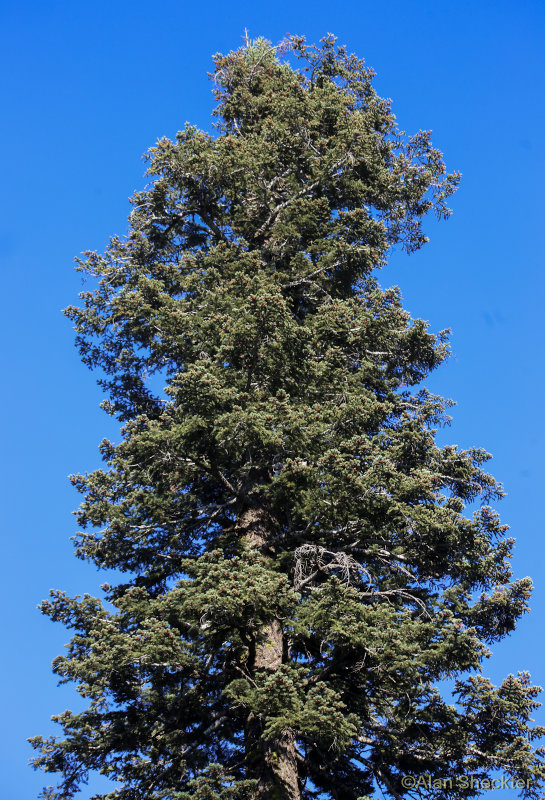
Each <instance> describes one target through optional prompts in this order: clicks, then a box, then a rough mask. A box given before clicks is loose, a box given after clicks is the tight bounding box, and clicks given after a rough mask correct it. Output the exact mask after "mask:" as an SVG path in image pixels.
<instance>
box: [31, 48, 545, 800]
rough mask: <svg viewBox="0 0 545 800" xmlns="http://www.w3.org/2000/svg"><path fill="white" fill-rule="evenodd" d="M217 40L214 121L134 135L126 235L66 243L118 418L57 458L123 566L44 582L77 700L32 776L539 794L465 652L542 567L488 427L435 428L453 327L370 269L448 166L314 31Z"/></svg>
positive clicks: (86, 534)
mask: <svg viewBox="0 0 545 800" xmlns="http://www.w3.org/2000/svg"><path fill="white" fill-rule="evenodd" d="M282 48H284V52H286V51H288V50H289V51H290V53H291V54H290V59H291V61H290V63H288V62H284V61H282V60H281V58H282V57H283V50H282ZM214 61H215V71H214V73H213V79H214V82H215V87H216V89H215V94H216V100H217V106H216V110H215V112H214V113H215V115H216V117H217V121H218V122H217V133H216V135H215V136H211V135H209V134H207V133H204V132H203V131H200V130H198V129H197V128H195V127H192V126H187V127H186V128H185V129H184V130H183V131H182V132H181V133H179V134H178V135H177V137H176V141H174V142H173V141H170V140H168V139H162V140H160V141H159V142H158V143H157V145H156V147H154V148H152V149H151V150H150V152H149V171H148V174H149V175H150V176H152V182H151V183H150V185H149V187H148V188H147V189H146V190H145V191H141V192H137V193H136V194H135V196H134V198H133V199H132V204H133V211H132V213H131V215H130V227H129V231H128V235H127V236H126V237H125V238H118V237H114V238H113V239H112V240H111V242H110V245H109V247H108V248H107V250H106V252H105V254H104V255H100V254H97V253H87V254H86V258H85V260H83V261H81V262H79V269H81V270H82V271H83V272H85V273H87V274H89V275H90V276H92V279H94V283H93V285H94V288H93V289H92V290H90V291H85V292H83V293H82V295H81V299H82V304H81V307H74V308H69V309H68V311H67V313H68V317H69V318H70V319H71V320H72V321H73V323H74V325H75V329H76V331H77V343H78V347H79V350H80V352H81V355H82V358H83V361H84V362H85V363H86V364H87V365H89V367H92V368H98V369H99V370H100V374H101V375H102V378H101V381H100V382H101V384H102V386H103V387H104V389H105V391H106V393H107V396H108V399H107V400H106V401H105V402H104V407H105V409H106V410H107V411H108V412H109V413H111V414H112V415H115V416H116V417H117V418H118V419H120V420H121V421H122V422H123V423H124V427H123V428H122V438H121V441H120V442H119V443H118V444H113V443H111V442H109V441H104V442H102V444H101V452H102V455H103V458H104V462H105V467H104V469H100V470H97V471H95V472H92V473H91V474H87V475H76V476H74V477H73V479H72V480H73V483H74V485H75V486H76V487H77V489H78V490H79V491H80V492H81V493H82V495H83V498H84V499H83V503H82V505H81V508H80V511H79V523H80V525H81V529H82V531H81V533H80V534H79V535H78V537H77V542H76V552H77V555H78V556H79V557H80V558H82V559H88V560H90V561H92V562H94V563H95V564H97V565H98V566H99V567H104V568H108V569H117V570H119V571H120V572H121V573H123V576H122V582H120V583H119V584H118V585H115V586H109V585H105V586H104V587H103V589H104V591H105V598H106V600H105V601H101V600H99V599H96V598H94V597H91V596H88V595H85V596H84V597H83V598H80V597H75V598H69V597H67V596H66V595H65V594H63V593H62V592H53V593H52V596H51V599H50V600H48V601H47V602H44V603H43V605H42V611H43V612H44V614H47V615H48V616H49V617H51V619H53V620H60V621H61V622H63V623H64V624H65V625H66V626H67V627H69V628H73V629H74V636H73V638H72V640H71V642H70V644H69V645H68V651H67V653H66V655H64V656H60V657H59V658H57V659H56V660H55V662H54V671H55V672H56V673H57V674H58V675H59V677H60V680H61V682H65V681H74V682H75V683H76V684H77V686H78V690H79V692H80V694H81V695H82V696H83V697H84V698H86V699H87V700H88V708H87V709H86V710H85V711H83V712H81V713H72V712H71V711H65V712H64V713H63V714H60V715H59V716H57V717H55V718H54V719H56V720H57V722H58V723H59V724H60V726H61V727H62V730H63V735H62V736H61V737H60V738H58V739H57V738H50V739H43V738H41V737H36V738H34V739H33V740H32V743H33V745H34V747H35V748H36V749H37V751H38V755H37V757H36V759H35V764H36V765H37V766H38V767H41V768H43V769H44V770H45V771H46V772H60V773H62V781H61V783H60V785H59V786H58V787H57V788H47V789H45V790H44V793H43V795H42V796H43V797H44V798H47V799H48V800H53V799H55V800H67V799H68V798H72V797H73V796H74V795H75V794H76V793H77V791H78V788H79V787H80V786H81V784H82V783H83V784H84V783H85V782H86V780H87V776H88V774H89V773H90V772H93V771H98V772H100V773H102V774H104V775H106V776H108V777H109V778H111V779H112V781H114V782H118V783H117V785H118V786H119V788H117V789H113V790H112V791H110V792H109V793H107V794H101V795H97V796H96V797H97V798H102V800H114V798H115V800H190V798H195V800H250V798H259V800H301V798H302V799H303V800H311V799H312V798H316V797H318V796H321V797H324V798H334V800H356V799H357V798H371V797H389V798H397V800H399V798H404V797H409V796H410V797H417V796H421V797H425V798H430V797H433V798H463V797H471V796H474V795H475V794H477V793H478V792H477V790H476V789H475V787H474V785H473V786H471V785H469V786H468V781H465V782H459V783H458V785H456V782H453V786H449V785H447V782H445V785H444V786H443V787H442V788H433V789H430V788H429V787H428V784H426V786H424V784H423V783H422V784H421V785H420V787H418V786H417V788H416V789H408V788H404V785H403V781H402V779H403V777H404V776H406V775H411V776H416V778H418V777H419V776H426V775H427V776H430V775H431V778H432V779H433V780H435V779H440V778H448V777H450V776H462V775H467V774H468V773H471V774H472V775H475V776H479V777H481V778H484V777H485V776H487V775H490V776H493V775H494V774H495V773H497V771H498V770H499V771H501V772H503V773H506V774H507V775H508V776H510V777H513V778H515V779H520V780H523V781H524V782H525V789H524V790H523V795H524V796H525V797H527V798H536V799H537V798H541V797H542V789H541V788H540V787H542V785H543V782H544V778H545V768H544V766H543V752H542V751H541V750H540V749H539V748H536V747H534V745H533V744H532V742H533V741H534V740H535V739H536V738H538V737H539V736H541V735H542V733H543V730H542V729H540V728H537V727H533V726H532V720H531V714H532V713H533V711H534V710H535V708H536V707H537V706H538V705H539V704H538V703H537V701H536V695H537V693H538V692H539V688H537V687H534V686H531V685H530V682H529V678H528V676H527V675H526V674H525V673H523V674H521V675H519V677H518V678H515V677H513V676H509V677H507V678H506V680H505V681H504V682H503V683H502V685H501V686H500V687H499V688H498V687H495V686H493V685H492V684H491V683H490V682H489V681H488V680H486V679H485V678H483V677H482V676H481V674H480V670H481V665H482V662H483V659H485V658H486V657H487V656H488V655H489V651H488V650H487V647H486V645H487V644H489V643H493V642H496V641H498V640H499V639H501V638H502V637H504V636H505V635H506V634H508V633H509V632H510V631H512V630H513V629H514V627H515V624H516V622H517V620H518V618H519V617H520V616H521V614H523V613H524V612H525V611H526V610H527V605H526V603H527V599H528V597H529V594H530V581H529V579H527V578H525V579H523V580H514V581H513V580H512V579H511V571H510V568H509V558H510V552H511V549H512V544H513V540H512V539H509V538H506V536H505V532H506V527H505V526H504V525H502V524H500V521H499V519H498V516H497V514H496V513H495V512H494V511H493V510H492V509H491V508H490V507H489V506H488V503H489V501H490V500H494V499H497V498H499V497H500V496H501V494H502V490H501V487H500V486H499V484H498V483H497V482H496V481H495V480H494V479H493V478H492V477H491V476H490V475H488V474H487V473H486V472H485V471H484V469H483V465H484V464H485V462H486V461H487V459H488V458H489V456H488V455H487V454H486V453H485V452H483V451H482V450H480V449H470V450H460V449H458V448H457V447H455V446H448V447H439V446H438V445H437V444H436V443H435V433H436V429H437V427H438V426H439V425H441V424H443V423H445V422H446V421H448V417H447V416H446V411H447V408H448V406H449V403H448V401H445V400H443V399H442V398H440V397H437V396H434V395H432V394H431V393H429V392H428V391H426V390H425V389H423V388H422V381H423V380H424V379H425V378H426V376H427V375H428V374H429V373H430V371H431V370H433V369H434V368H435V367H437V366H438V365H439V364H440V363H441V362H442V361H443V360H444V359H445V357H446V355H447V343H446V333H445V332H442V333H440V334H438V335H434V334H432V333H430V332H429V331H428V329H427V326H426V323H425V322H423V321H422V320H419V319H412V318H411V317H410V315H409V314H408V313H407V312H406V311H405V310H404V309H403V307H402V304H401V298H400V294H399V291H398V290H397V289H396V288H394V289H388V290H386V291H384V290H383V289H381V288H380V287H379V285H378V283H377V280H376V278H375V277H374V274H375V271H376V270H377V269H378V268H380V267H381V266H383V265H384V264H385V263H386V259H387V255H388V253H389V250H390V248H391V247H392V246H393V245H395V244H400V245H402V246H404V247H405V248H406V250H407V251H409V252H411V251H414V250H417V249H418V248H419V247H421V246H422V244H423V243H425V241H426V237H425V235H424V233H423V232H422V227H421V223H422V220H423V218H424V216H425V215H426V214H427V213H428V212H430V211H434V212H435V213H436V214H437V215H438V216H439V217H447V216H448V215H449V213H450V211H449V209H448V207H447V205H446V203H447V200H448V198H449V196H450V195H451V194H452V193H453V192H454V190H455V188H456V185H457V183H458V176H457V175H456V174H447V172H446V170H445V166H444V163H443V159H442V156H441V153H440V152H439V151H438V150H436V149H434V148H433V147H432V144H431V141H430V136H429V133H427V132H419V133H417V134H416V135H415V136H412V137H406V136H405V134H404V133H403V132H400V131H399V130H398V128H397V126H396V122H395V118H394V116H393V114H392V111H391V109H390V102H389V101H387V100H383V99H381V98H380V97H378V96H377V94H376V93H375V91H374V89H373V85H372V78H373V72H372V71H371V70H370V69H368V68H367V67H366V66H365V65H364V63H363V61H361V60H360V59H358V58H356V57H355V56H353V55H349V54H347V52H346V51H345V49H344V48H342V47H341V48H339V47H337V45H336V44H335V39H334V37H332V36H328V37H326V38H325V39H323V40H322V42H321V44H320V45H319V46H317V47H314V46H313V47H310V46H307V45H306V44H305V42H304V39H303V38H300V37H290V38H289V39H288V40H286V42H284V43H283V45H281V47H276V48H275V47H272V46H271V45H270V43H268V42H267V41H265V40H262V39H259V40H257V41H255V42H247V43H246V45H245V46H244V47H242V48H241V49H239V50H237V51H235V52H232V53H230V54H228V55H227V56H223V55H217V56H216V57H215V59H214ZM165 385H166V388H165V389H164V390H163V388H162V387H163V386H165ZM157 387H159V388H157ZM474 501H479V502H478V507H479V510H477V511H476V512H475V513H474V514H473V515H472V516H471V515H470V516H465V515H464V509H465V508H466V506H467V505H468V504H472V503H473V502H474ZM444 679H448V680H449V681H450V682H449V684H448V685H449V686H450V687H453V688H452V700H451V701H450V702H448V701H447V700H446V699H445V695H446V692H445V691H443V692H442V693H440V692H439V691H438V686H440V685H441V681H442V680H444ZM436 784H437V781H436ZM112 785H115V784H112ZM464 786H465V787H466V788H464Z"/></svg>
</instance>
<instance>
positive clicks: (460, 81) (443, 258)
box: [0, 0, 545, 800]
mask: <svg viewBox="0 0 545 800" xmlns="http://www.w3.org/2000/svg"><path fill="white" fill-rule="evenodd" d="M245 27H247V28H248V29H249V32H250V36H251V37H257V36H259V35H264V36H265V37H267V38H269V39H271V40H273V41H278V40H279V39H280V38H281V37H282V36H283V35H284V34H285V33H286V32H290V33H297V34H305V35H306V36H307V38H308V40H309V41H317V40H318V39H319V38H320V37H321V36H323V35H324V34H325V33H326V32H328V31H331V32H333V33H335V34H336V35H337V36H338V37H339V39H340V40H341V42H344V43H346V44H347V45H348V47H349V49H350V50H353V51H355V52H357V53H358V55H361V56H363V57H365V58H366V60H367V62H368V64H370V65H371V66H373V67H374V69H375V70H376V71H377V73H378V76H377V79H376V85H377V88H378V90H379V92H380V93H381V94H383V95H385V96H388V97H391V98H393V101H394V106H393V107H394V111H395V113H396V114H397V116H398V120H399V123H400V125H401V127H402V128H403V129H405V130H407V131H408V132H414V131H415V130H417V129H418V128H426V129H427V128H431V129H433V132H434V135H433V141H434V143H435V144H436V146H438V147H439V148H440V149H441V150H442V151H443V152H444V154H445V158H446V161H447V165H448V166H449V167H450V168H452V169H459V170H461V171H462V173H463V178H462V184H461V188H460V190H459V192H458V194H457V196H456V197H455V198H454V201H453V207H454V215H453V217H452V218H451V220H450V221H448V222H447V223H440V224H437V223H435V222H434V221H433V220H430V221H429V223H428V232H429V234H430V236H431V242H430V244H429V245H427V246H426V247H425V248H424V250H423V251H421V252H420V253H418V254H416V255H413V256H410V257H407V256H405V255H403V254H396V255H395V256H394V258H393V260H392V264H391V266H390V267H389V268H388V269H386V270H384V272H383V273H382V276H381V280H382V282H383V284H388V285H392V284H395V283H397V284H399V285H400V286H401V289H402V292H403V295H404V298H405V305H406V306H407V307H408V308H409V310H410V311H411V312H412V313H413V314H414V315H416V316H420V317H423V318H424V319H428V320H429V321H430V323H431V326H432V328H433V329H435V330H438V329H441V328H444V327H451V328H452V329H453V337H452V344H453V350H454V356H453V358H452V359H451V360H450V362H448V363H447V365H446V366H443V367H442V368H441V369H440V370H439V372H438V373H436V375H435V376H434V377H433V378H432V380H431V381H430V385H431V387H432V388H433V390H435V391H438V392H440V393H442V394H444V395H447V396H449V397H452V398H453V399H455V400H456V401H457V402H458V406H457V408H456V409H455V410H454V421H453V425H452V427H451V428H450V429H449V430H447V431H446V432H445V433H442V434H441V437H442V441H445V442H447V441H449V442H453V443H457V444H459V445H461V446H469V445H477V446H481V447H484V448H486V449H487V450H489V451H490V452H492V453H493V454H494V460H493V461H492V462H491V471H492V472H493V473H494V474H495V475H496V477H498V478H499V479H501V480H502V481H503V483H504V484H505V487H506V489H507V492H508V496H507V498H506V499H505V500H504V501H503V502H502V503H501V504H500V511H501V512H502V516H503V518H504V520H505V521H506V522H507V523H509V524H510V525H511V527H512V534H513V535H514V536H515V537H516V538H517V547H516V557H515V561H514V569H515V574H516V575H517V576H519V577H522V576H524V575H527V574H529V575H531V576H532V577H533V578H534V581H535V592H534V596H533V601H532V609H533V613H532V614H531V615H527V616H526V617H525V618H524V619H523V620H522V621H521V623H520V625H519V628H518V629H517V631H516V633H515V634H513V635H512V636H511V637H510V638H509V640H507V641H505V642H504V643H503V644H501V645H500V646H498V647H496V648H495V651H494V658H493V659H492V661H491V662H489V663H488V664H487V665H486V667H485V671H486V672H487V673H488V674H489V675H490V676H491V677H492V678H493V679H494V680H496V681H500V680H501V679H502V678H503V677H504V675H505V674H506V673H508V672H510V671H513V672H515V671H516V670H518V669H525V668H527V669H530V670H531V672H532V676H533V678H534V680H535V681H536V682H537V683H541V684H545V666H544V663H545V658H544V656H545V644H544V643H543V619H544V615H545V559H544V558H543V551H544V546H543V513H542V500H541V494H542V487H543V482H544V478H545V475H544V467H543V453H544V451H545V441H544V438H545V437H544V434H543V423H542V415H543V393H544V388H545V386H544V366H545V364H544V357H543V344H544V336H543V308H544V300H545V297H544V294H545V292H544V281H543V262H544V253H545V248H544V244H545V242H544V239H545V226H544V224H543V211H544V202H543V197H544V186H545V170H544V147H543V132H544V130H545V120H544V106H545V104H544V95H543V86H544V85H545V47H544V42H545V4H544V3H543V0H517V2H514V0H509V1H506V0H494V1H493V0H490V1H488V0H486V1H485V0H471V2H469V0H456V1H455V2H453V1H452V0H383V2H376V0H373V2H370V1H369V0H357V2H355V1H350V2H342V0H341V1H340V2H327V3H326V2H320V0H299V2H294V0H290V2H286V1H285V0H275V1H274V2H271V3H269V4H260V3H258V2H255V0H254V1H253V2H247V1H245V2H237V3H223V2H221V3H220V2H218V0H208V2H206V3H190V4H188V3H184V2H181V1H180V0H179V1H178V2H174V1H173V0H162V2H160V3H159V2H157V3H153V2H143V0H132V1H131V2H127V0H110V2H104V0H94V2H92V3H91V2H88V0H79V2H57V1H56V0H50V1H49V2H47V3H45V2H36V1H35V2H26V3H25V2H21V3H20V4H18V5H16V4H14V3H11V4H9V6H8V4H7V3H6V4H4V13H3V23H2V28H3V31H2V34H1V36H2V40H3V41H2V46H1V48H0V59H1V61H2V65H1V69H2V75H3V78H4V81H3V82H4V92H3V99H2V115H1V116H2V122H1V125H2V127H1V134H0V136H1V138H2V146H1V153H2V159H1V169H2V180H1V184H0V185H1V188H2V193H1V202H2V205H3V208H2V213H1V215H0V256H1V259H2V263H3V275H4V277H3V313H2V317H1V324H2V326H3V332H2V343H3V353H2V359H3V365H2V375H3V378H4V389H3V392H2V398H1V402H2V406H3V408H2V420H3V431H2V440H3V446H4V453H5V455H4V458H3V460H2V469H3V477H2V483H1V485H2V488H3V490H4V491H5V499H4V501H3V504H2V513H3V520H2V523H3V524H2V530H3V536H4V541H3V545H2V554H3V557H4V559H3V561H4V566H3V578H2V591H3V592H4V593H5V599H4V600H3V602H2V615H3V623H2V625H3V628H2V644H3V656H2V658H1V659H0V670H1V677H2V705H3V713H4V719H5V722H4V725H3V729H2V736H3V737H4V741H3V743H2V747H1V749H0V752H1V753H2V758H3V759H5V765H3V767H2V779H1V783H2V793H3V795H4V796H5V797H6V798H9V800H31V798H33V797H36V795H37V793H38V790H39V787H41V786H42V785H43V783H44V782H45V781H44V777H47V776H42V775H41V774H38V773H33V772H32V771H31V770H30V769H28V768H27V767H26V766H25V764H26V761H27V759H28V757H29V756H30V748H29V746H28V745H27V744H26V742H25V738H26V737H27V736H29V735H33V734H37V733H46V732H48V731H51V730H52V728H53V726H52V725H51V724H50V723H49V716H50V715H51V714H53V713H55V712H59V711H62V710H64V709H65V708H67V707H79V703H78V701H77V698H76V700H75V701H74V693H73V690H72V689H70V688H66V687H63V688H61V689H57V688H56V681H55V679H54V677H53V676H52V675H51V672H50V662H51V660H52V659H53V658H54V656H55V655H57V654H58V653H59V652H61V651H62V645H63V643H64V642H66V641H67V639H68V634H67V632H66V631H65V630H64V629H63V628H62V627H61V626H58V625H57V626H56V625H53V624H52V623H50V622H49V621H48V620H46V619H45V618H42V617H41V615H40V614H39V612H38V611H37V610H36V605H37V603H38V602H39V601H40V600H41V599H42V598H44V597H45V596H46V595H47V592H48V590H49V588H50V587H56V588H62V589H65V590H66V591H67V592H68V593H71V594H76V593H80V594H81V593H83V592H85V591H89V592H91V593H96V592H97V589H98V586H99V584H100V583H102V582H104V581H105V580H106V576H105V575H104V574H100V573H97V572H96V570H95V569H94V568H93V567H91V566H89V565H85V564H82V563H81V562H79V561H77V560H76V559H75V558H74V557H73V555H72V549H71V543H70V541H69V537H70V536H71V535H72V534H73V533H74V531H75V528H74V518H73V517H72V516H71V511H72V509H73V508H75V506H76V505H77V502H78V498H77V495H76V493H75V492H74V491H73V490H72V488H71V487H70V485H69V484H68V481H67V479H66V476H67V475H68V474H69V473H70V472H79V471H84V470H88V469H92V468H94V467H96V466H98V464H99V459H98V451H97V444H98V442H99V441H100V440H101V439H102V438H103V437H104V436H107V435H109V436H112V437H114V438H115V436H116V433H115V426H114V425H113V423H112V420H111V419H109V418H108V417H106V415H105V414H104V413H103V412H101V411H100V409H99V407H98V404H99V402H100V394H99V391H98V389H97V387H96V386H95V379H94V377H93V375H92V374H91V373H90V372H88V371H87V370H86V368H84V367H83V366H82V365H81V364H80V362H79V359H78V356H77V354H76V352H75V350H74V347H73V337H72V331H71V329H70V324H69V323H68V322H67V321H66V320H65V319H64V317H63V316H62V314H61V308H63V307H64V306H66V305H68V304H70V303H73V302H75V301H76V295H77V292H78V291H79V289H80V279H79V277H78V276H76V275H75V273H73V270H72V259H73V257H74V256H75V255H76V254H78V253H80V252H81V251H82V250H86V249H102V248H104V246H105V244H106V242H107V238H108V236H109V235H111V234H114V233H120V234H123V233H124V232H125V230H126V216H127V213H128V210H129V206H128V202H127V199H128V197H129V195H130V194H131V193H132V191H133V190H134V189H135V188H137V187H140V186H141V185H142V184H143V179H142V175H143V171H144V165H143V163H142V162H141V160H140V156H141V155H142V153H143V152H144V151H145V150H146V149H147V148H148V147H149V146H151V145H153V144H154V142H155V141H156V139H157V138H159V137H160V136H164V135H167V136H170V137H172V136H174V135H175V133H176V131H177V130H178V129H180V128H181V127H183V125H184V122H185V121H186V120H188V121H191V122H193V123H195V124H197V125H199V126H200V127H203V128H208V129H209V128H210V112H211V109H212V106H213V101H212V95H211V85H210V83H209V81H208V80H207V77H206V73H207V71H208V70H210V69H211V59H210V57H211V55H212V54H213V53H214V52H217V51H223V52H226V51H228V50H230V49H232V48H236V47H238V46H239V45H240V44H241V35H242V33H243V30H244V28H245ZM544 717H545V714H541V720H542V721H543V719H544ZM50 782H52V781H50ZM97 787H98V784H97ZM92 794H93V792H92V790H91V786H90V787H89V789H88V791H86V792H83V793H82V795H81V797H82V800H87V798H89V797H91V795H92ZM501 796H502V798H505V799H506V800H508V799H509V800H510V797H511V796H514V795H511V793H510V792H506V791H503V792H501Z"/></svg>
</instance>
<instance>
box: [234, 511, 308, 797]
mask: <svg viewBox="0 0 545 800" xmlns="http://www.w3.org/2000/svg"><path fill="white" fill-rule="evenodd" d="M239 526H240V528H241V530H242V533H243V536H244V542H245V545H246V547H247V548H248V549H251V550H260V551H261V552H262V553H263V550H265V551H266V552H265V553H263V558H264V560H265V561H272V558H273V555H274V551H273V549H272V548H267V542H268V541H270V539H271V538H272V537H271V534H272V532H273V530H274V528H273V523H272V520H271V519H270V517H269V516H268V514H267V513H266V512H265V511H264V510H263V509H260V508H250V509H248V510H247V511H245V512H244V513H243V514H242V515H241V516H240V519H239ZM262 634H264V636H263V637H262V638H261V640H260V642H259V643H258V644H257V645H256V647H255V652H254V653H253V654H252V657H251V664H250V669H251V672H252V673H255V672H262V671H264V672H268V673H272V672H276V670H278V669H280V667H281V666H282V663H283V660H284V653H285V651H286V649H287V648H286V647H285V641H284V632H283V630H282V625H281V623H280V620H278V619H272V620H271V621H270V622H268V623H267V625H266V626H265V628H264V629H262ZM263 728H264V722H263V720H262V719H259V718H257V717H255V716H254V715H253V714H250V716H249V718H248V722H247V726H246V758H247V764H248V777H251V778H256V779H257V781H258V784H257V794H258V797H259V798H260V800H301V791H300V789H299V780H298V770H297V749H296V746H295V741H294V737H293V734H292V733H291V732H288V731H287V732H285V733H284V734H282V735H281V736H278V737H276V738H275V739H273V740H269V741H265V740H264V738H263Z"/></svg>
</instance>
